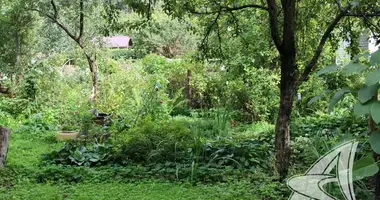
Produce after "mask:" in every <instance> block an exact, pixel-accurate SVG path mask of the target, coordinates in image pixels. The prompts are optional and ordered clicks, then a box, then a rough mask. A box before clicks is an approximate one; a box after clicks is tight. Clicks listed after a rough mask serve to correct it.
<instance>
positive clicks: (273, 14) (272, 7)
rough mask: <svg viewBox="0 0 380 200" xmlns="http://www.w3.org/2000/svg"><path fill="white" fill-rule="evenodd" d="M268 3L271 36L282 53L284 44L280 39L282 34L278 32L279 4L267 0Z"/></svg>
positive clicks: (273, 0)
mask: <svg viewBox="0 0 380 200" xmlns="http://www.w3.org/2000/svg"><path fill="white" fill-rule="evenodd" d="M267 3H268V12H269V21H270V31H271V36H272V39H273V41H274V44H275V45H276V48H277V50H278V51H279V52H280V53H281V52H283V50H282V42H281V39H280V34H279V31H278V20H277V12H278V11H277V4H276V0H267Z"/></svg>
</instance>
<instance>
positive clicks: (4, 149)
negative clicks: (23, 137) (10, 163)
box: [0, 126, 11, 167]
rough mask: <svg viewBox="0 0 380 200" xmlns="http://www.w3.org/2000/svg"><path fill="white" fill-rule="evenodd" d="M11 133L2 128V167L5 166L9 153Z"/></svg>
mask: <svg viewBox="0 0 380 200" xmlns="http://www.w3.org/2000/svg"><path fill="white" fill-rule="evenodd" d="M10 134H11V131H10V130H9V129H7V128H4V127H2V126H0V167H4V166H5V161H6V159H7V153H8V143H9V137H10Z"/></svg>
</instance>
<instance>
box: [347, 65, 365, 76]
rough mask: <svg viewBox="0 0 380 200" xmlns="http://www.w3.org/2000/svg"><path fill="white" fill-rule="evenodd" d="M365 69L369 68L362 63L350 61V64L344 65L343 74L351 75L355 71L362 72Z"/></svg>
mask: <svg viewBox="0 0 380 200" xmlns="http://www.w3.org/2000/svg"><path fill="white" fill-rule="evenodd" d="M365 69H367V67H366V66H364V65H362V64H360V63H349V64H348V65H346V66H344V67H343V74H344V75H351V74H355V73H360V72H362V71H364V70H365Z"/></svg>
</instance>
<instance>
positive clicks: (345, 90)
mask: <svg viewBox="0 0 380 200" xmlns="http://www.w3.org/2000/svg"><path fill="white" fill-rule="evenodd" d="M349 92H351V90H350V89H348V88H343V89H341V90H339V91H338V92H337V93H335V95H334V96H333V98H332V99H331V102H330V106H329V112H332V111H333V110H334V106H335V105H336V104H337V103H338V102H339V101H340V100H341V99H342V98H343V97H344V95H345V94H346V93H349Z"/></svg>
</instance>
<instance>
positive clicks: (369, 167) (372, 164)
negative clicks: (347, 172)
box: [352, 156, 379, 181]
mask: <svg viewBox="0 0 380 200" xmlns="http://www.w3.org/2000/svg"><path fill="white" fill-rule="evenodd" d="M378 171H379V167H378V166H377V164H376V161H375V159H373V157H372V156H367V157H364V158H362V159H360V160H358V161H356V162H355V163H354V167H353V171H352V175H353V176H352V179H353V181H356V180H360V179H363V178H366V177H371V176H373V175H375V174H376V173H377V172H378Z"/></svg>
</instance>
